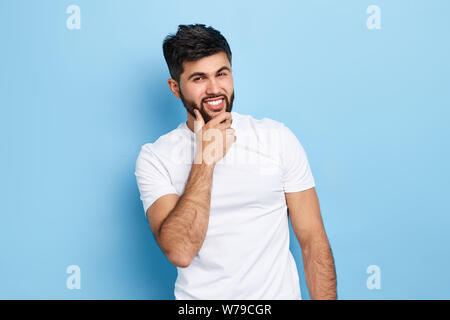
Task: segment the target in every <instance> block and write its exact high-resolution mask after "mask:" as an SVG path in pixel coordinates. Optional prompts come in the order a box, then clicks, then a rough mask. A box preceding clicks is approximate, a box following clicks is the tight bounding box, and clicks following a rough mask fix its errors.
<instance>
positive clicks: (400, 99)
mask: <svg viewBox="0 0 450 320" xmlns="http://www.w3.org/2000/svg"><path fill="white" fill-rule="evenodd" d="M449 13H450V2H449V1H447V0H433V1H425V0H420V1H419V0H417V1H410V0H397V1H388V0H370V1H365V0H349V1H333V0H326V1H325V0H311V1H260V0H258V1H257V0H251V1H242V0H239V1H234V0H233V1H210V0H209V1H206V0H205V1H181V0H179V1H174V0H172V1H163V0H147V1H145V0H130V1H119V0H115V1H111V0H108V1H107V0H95V1H91V0H89V1H88V0H70V1H68V0H58V1H56V0H40V1H31V0H30V1H25V0H2V1H1V2H0V47H1V50H0V110H1V114H0V140H1V157H0V170H1V171H0V199H1V201H0V210H1V213H0V298H1V299H173V298H174V294H173V289H174V287H173V286H174V282H175V279H176V276H177V270H176V267H174V266H173V265H171V264H170V263H169V261H168V260H167V258H166V257H165V256H164V254H163V253H162V251H161V249H160V248H159V247H158V245H157V243H156V241H155V239H154V237H153V235H152V232H151V230H150V227H149V224H148V222H147V221H146V219H145V218H144V214H143V210H144V209H143V207H142V202H141V201H140V199H139V191H138V188H137V184H136V177H135V175H134V171H135V162H136V158H137V156H138V153H139V150H140V148H141V146H142V145H143V144H145V143H148V142H154V141H155V140H156V139H157V138H158V137H159V136H161V135H163V134H165V133H167V132H169V131H171V130H173V129H174V128H176V126H178V124H180V123H181V122H183V121H186V111H185V109H184V107H183V105H182V103H181V101H180V100H178V99H177V98H176V97H174V96H173V94H172V93H171V92H170V90H169V88H168V86H167V79H168V78H169V72H168V69H167V65H166V63H165V60H164V57H163V53H162V41H163V39H164V37H165V36H166V35H168V34H169V33H174V32H176V30H177V27H178V25H179V24H191V23H203V24H206V25H208V26H212V27H214V28H216V29H217V30H219V31H220V32H221V33H222V34H223V35H224V36H225V37H226V38H227V40H228V42H229V44H230V47H231V50H232V52H233V65H232V66H233V77H234V88H235V93H236V98H235V102H234V106H233V110H234V111H236V112H238V113H241V114H249V115H252V116H253V117H254V118H257V119H261V118H271V119H274V120H277V121H280V122H283V123H284V124H285V125H286V126H288V127H289V128H291V130H292V131H293V132H294V133H295V135H296V136H297V138H298V139H299V141H300V142H301V143H302V145H303V147H304V148H305V151H306V153H307V155H308V160H309V162H310V166H311V170H312V173H313V175H314V178H315V181H316V191H317V194H318V197H319V201H320V206H321V212H322V217H323V220H324V225H325V229H326V232H327V235H328V238H329V241H330V245H331V248H332V252H333V255H334V259H335V264H336V272H337V289H338V298H339V299H449V298H450V274H449V272H448V270H449V269H450V249H449V243H450V233H449V231H450V227H449V226H450V215H449V213H450V200H449V187H450V186H449V183H450V174H449V169H448V167H449V163H450V151H449V149H450V148H449V140H450V125H449V123H450V122H449V117H450V111H449V109H450V41H449V33H450V19H449V18H448V16H449ZM290 236H291V245H290V246H291V251H292V252H293V255H294V258H295V260H296V263H297V267H298V273H299V277H300V284H301V290H302V296H303V298H304V299H308V298H309V294H308V288H307V286H306V281H305V277H304V272H303V265H302V263H303V262H302V257H301V251H300V249H301V248H300V246H299V244H298V241H297V240H296V238H295V234H294V233H293V231H292V226H290Z"/></svg>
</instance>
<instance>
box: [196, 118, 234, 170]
mask: <svg viewBox="0 0 450 320" xmlns="http://www.w3.org/2000/svg"><path fill="white" fill-rule="evenodd" d="M194 112H195V115H196V119H195V120H194V132H195V136H196V143H197V154H196V155H195V159H194V163H195V164H200V163H206V164H208V165H215V164H216V163H217V162H218V161H220V159H222V158H223V157H224V156H225V155H226V154H227V152H228V150H229V149H230V148H231V145H232V144H233V143H234V142H235V141H236V136H235V132H234V129H233V128H231V123H232V121H233V120H232V119H231V113H230V112H223V113H221V114H219V115H218V116H216V117H214V118H212V119H211V120H209V121H208V123H207V124H205V121H204V120H203V117H202V115H201V114H200V112H199V111H198V110H197V109H194Z"/></svg>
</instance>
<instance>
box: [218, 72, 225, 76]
mask: <svg viewBox="0 0 450 320" xmlns="http://www.w3.org/2000/svg"><path fill="white" fill-rule="evenodd" d="M218 75H219V76H226V75H227V74H226V73H225V72H220V73H219V74H218Z"/></svg>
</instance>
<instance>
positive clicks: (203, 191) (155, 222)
mask: <svg viewBox="0 0 450 320" xmlns="http://www.w3.org/2000/svg"><path fill="white" fill-rule="evenodd" d="M168 85H169V88H170V90H171V91H172V92H173V94H174V95H175V96H176V97H177V98H179V99H181V100H182V101H183V104H184V106H185V108H186V111H187V121H186V123H187V126H188V127H189V129H190V130H191V131H193V132H194V133H195V134H196V137H197V145H198V148H197V150H198V152H197V154H196V155H195V157H194V162H193V164H192V168H191V172H190V174H189V177H188V180H187V183H186V186H185V191H184V193H183V194H182V195H181V196H178V195H177V194H168V195H165V196H162V197H160V198H159V199H158V200H156V201H155V202H154V203H153V204H152V206H150V208H149V209H148V210H147V217H148V219H149V223H150V226H151V229H152V231H153V234H154V235H155V238H156V240H157V242H158V244H159V246H160V248H161V249H162V251H163V252H164V254H165V255H166V256H167V258H168V259H169V261H170V262H171V263H172V264H174V265H175V266H177V267H180V268H184V267H188V266H189V265H190V263H191V261H192V259H193V258H194V257H195V256H196V255H197V253H198V251H199V250H200V249H201V247H202V244H203V241H204V239H205V236H206V231H207V227H208V221H209V211H210V202H211V188H212V176H213V172H214V167H215V164H216V163H217V161H219V160H220V159H221V158H222V157H223V156H225V154H226V153H227V151H228V149H229V148H230V147H231V145H232V143H233V142H234V141H236V137H235V135H234V130H233V129H232V128H231V121H232V119H231V113H230V111H231V108H232V102H233V98H234V89H233V77H232V74H231V65H230V62H229V61H228V58H227V56H226V54H225V53H223V52H219V53H216V54H214V55H211V56H208V57H204V58H202V59H199V60H197V61H185V62H183V73H182V74H181V76H180V82H179V83H178V82H177V81H175V80H174V79H169V80H168ZM212 97H223V98H225V102H224V104H223V107H222V109H221V110H220V111H218V112H214V111H211V110H210V109H208V108H207V106H206V104H205V100H206V99H208V98H212ZM192 114H194V115H192ZM211 129H212V131H214V130H216V131H215V132H216V133H217V132H219V133H220V134H219V135H215V136H214V137H215V139H214V140H212V139H210V140H209V141H208V137H207V134H206V133H207V132H208V130H211ZM218 140H220V141H222V143H221V144H220V143H219V144H218V145H216V146H215V148H213V149H214V150H215V151H217V152H214V153H213V156H212V157H209V161H205V151H206V150H208V148H210V147H211V146H212V144H213V141H214V142H217V141H218ZM220 151H222V152H220ZM285 198H286V204H287V207H288V210H289V214H290V217H291V222H292V226H293V229H294V232H295V234H296V237H297V240H298V241H299V243H300V246H301V248H302V254H303V261H304V262H303V263H304V270H305V277H306V281H307V284H308V289H309V291H310V295H311V298H312V299H314V300H316V299H336V298H337V295H336V273H335V267H334V261H333V256H332V252H331V248H330V245H329V242H328V238H327V236H326V233H325V229H324V226H323V221H322V217H321V213H320V207H319V201H318V198H317V194H316V191H315V188H311V189H308V190H304V191H300V192H292V193H285Z"/></svg>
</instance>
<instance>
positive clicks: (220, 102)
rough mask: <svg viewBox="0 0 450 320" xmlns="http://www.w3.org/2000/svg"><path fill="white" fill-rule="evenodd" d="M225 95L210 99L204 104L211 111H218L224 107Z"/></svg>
mask: <svg viewBox="0 0 450 320" xmlns="http://www.w3.org/2000/svg"><path fill="white" fill-rule="evenodd" d="M224 101H225V98H224V97H219V98H214V99H208V100H206V101H204V102H203V103H204V105H205V106H206V107H207V108H208V109H209V110H211V111H214V112H217V111H220V110H222V109H223V107H224V105H225V103H224Z"/></svg>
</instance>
